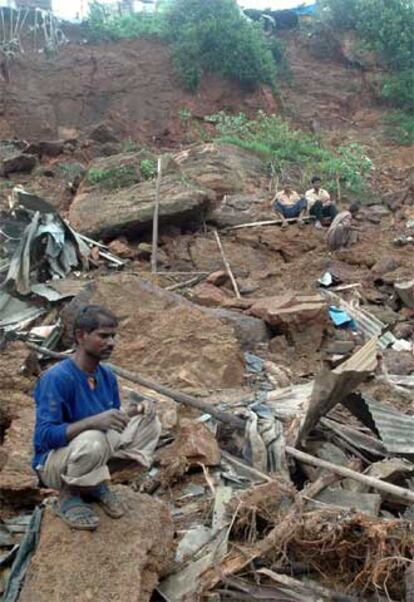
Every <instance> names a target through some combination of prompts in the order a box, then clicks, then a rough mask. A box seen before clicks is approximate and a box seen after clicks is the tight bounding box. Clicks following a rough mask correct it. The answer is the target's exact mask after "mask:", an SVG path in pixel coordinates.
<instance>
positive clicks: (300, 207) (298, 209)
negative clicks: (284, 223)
mask: <svg viewBox="0 0 414 602" xmlns="http://www.w3.org/2000/svg"><path fill="white" fill-rule="evenodd" d="M306 207H307V203H306V199H304V198H302V199H299V200H298V201H297V202H296V203H295V204H294V205H289V206H286V205H283V204H282V203H281V202H279V201H276V203H275V205H274V208H275V211H277V212H278V213H281V214H282V215H283V217H285V218H286V219H293V218H295V217H299V215H300V214H301V213H302V212H303V211H304V210H305V209H306Z"/></svg>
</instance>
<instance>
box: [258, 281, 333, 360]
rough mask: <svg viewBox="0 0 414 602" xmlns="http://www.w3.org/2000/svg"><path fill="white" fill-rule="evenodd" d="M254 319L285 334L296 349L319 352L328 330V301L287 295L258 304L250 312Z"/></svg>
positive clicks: (294, 294)
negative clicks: (311, 349) (301, 347)
mask: <svg viewBox="0 0 414 602" xmlns="http://www.w3.org/2000/svg"><path fill="white" fill-rule="evenodd" d="M248 313H249V314H250V315H252V316H256V317H258V318H262V319H263V320H264V321H265V322H267V324H269V325H270V326H271V327H273V328H274V329H276V330H277V331H278V332H279V333H281V334H284V335H285V336H287V338H288V339H290V340H291V341H292V342H293V343H294V344H295V345H300V346H304V347H306V346H308V349H309V348H313V349H315V350H317V349H319V347H320V345H321V343H322V339H323V335H324V331H325V328H326V327H327V326H328V312H327V303H326V300H325V299H324V298H323V297H321V296H320V295H311V296H310V295H300V294H298V293H286V294H284V295H281V296H279V297H266V298H264V299H259V300H257V301H255V302H254V303H253V305H252V307H251V308H250V310H248Z"/></svg>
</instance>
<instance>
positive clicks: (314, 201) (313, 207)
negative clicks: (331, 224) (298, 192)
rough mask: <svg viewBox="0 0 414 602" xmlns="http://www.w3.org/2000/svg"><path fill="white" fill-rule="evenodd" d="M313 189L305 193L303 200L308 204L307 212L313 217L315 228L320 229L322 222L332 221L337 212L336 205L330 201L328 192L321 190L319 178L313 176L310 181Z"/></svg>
mask: <svg viewBox="0 0 414 602" xmlns="http://www.w3.org/2000/svg"><path fill="white" fill-rule="evenodd" d="M311 182H312V186H313V188H311V189H310V190H308V191H307V192H306V195H305V198H306V201H307V203H308V211H309V214H310V215H313V216H315V218H316V223H315V228H319V229H320V228H322V222H323V221H324V220H326V219H329V220H330V221H332V220H333V219H334V218H335V217H336V215H337V213H338V210H337V208H336V205H335V204H334V203H333V202H332V201H331V196H330V194H329V192H327V191H326V190H324V189H323V188H321V183H322V181H321V178H320V177H319V176H314V177H313V178H312V180H311Z"/></svg>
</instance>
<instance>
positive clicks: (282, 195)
mask: <svg viewBox="0 0 414 602" xmlns="http://www.w3.org/2000/svg"><path fill="white" fill-rule="evenodd" d="M299 200H300V196H299V195H298V193H297V192H295V191H294V190H292V192H290V194H288V193H286V192H285V191H284V190H281V191H280V192H278V193H277V195H276V196H275V201H276V202H278V203H281V204H282V205H284V206H285V207H292V206H293V205H295V204H296V203H297V202H298V201H299Z"/></svg>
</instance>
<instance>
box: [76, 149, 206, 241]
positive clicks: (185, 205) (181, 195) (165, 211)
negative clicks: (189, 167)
mask: <svg viewBox="0 0 414 602" xmlns="http://www.w3.org/2000/svg"><path fill="white" fill-rule="evenodd" d="M116 156H117V157H123V155H116ZM113 159H114V157H110V160H113ZM121 167H122V166H121ZM113 169H114V170H115V168H113ZM120 169H121V168H120ZM90 173H91V172H90V171H89V174H90ZM124 173H126V172H125V170H124ZM124 182H125V184H127V185H126V186H125V187H122V188H116V187H115V188H112V189H110V188H103V187H102V186H99V184H98V185H94V186H87V187H85V186H83V187H82V189H81V191H80V192H79V193H78V194H77V196H76V197H75V199H74V201H73V203H72V205H71V207H70V211H69V220H70V223H71V225H72V226H73V227H74V228H75V229H76V230H78V231H79V232H82V233H83V234H87V235H89V236H92V237H101V238H104V239H111V238H116V237H118V236H119V235H120V234H128V233H132V232H137V231H139V230H143V229H146V228H148V227H149V226H150V225H151V224H152V220H153V213H154V201H155V184H154V181H153V180H150V181H144V182H139V183H134V175H133V173H132V171H131V181H130V182H129V185H128V182H127V181H125V180H124ZM211 200H212V193H211V192H209V191H207V190H205V189H202V188H201V187H199V186H197V185H195V184H194V183H192V182H189V181H184V180H183V178H182V175H180V174H179V173H175V174H167V175H166V176H165V177H163V179H162V184H161V190H160V208H159V216H160V224H161V225H162V224H165V223H174V222H178V223H180V224H182V223H183V222H186V221H196V220H197V221H198V220H201V219H202V216H203V215H204V213H205V210H206V209H207V206H208V204H209V202H210V201H211Z"/></svg>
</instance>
